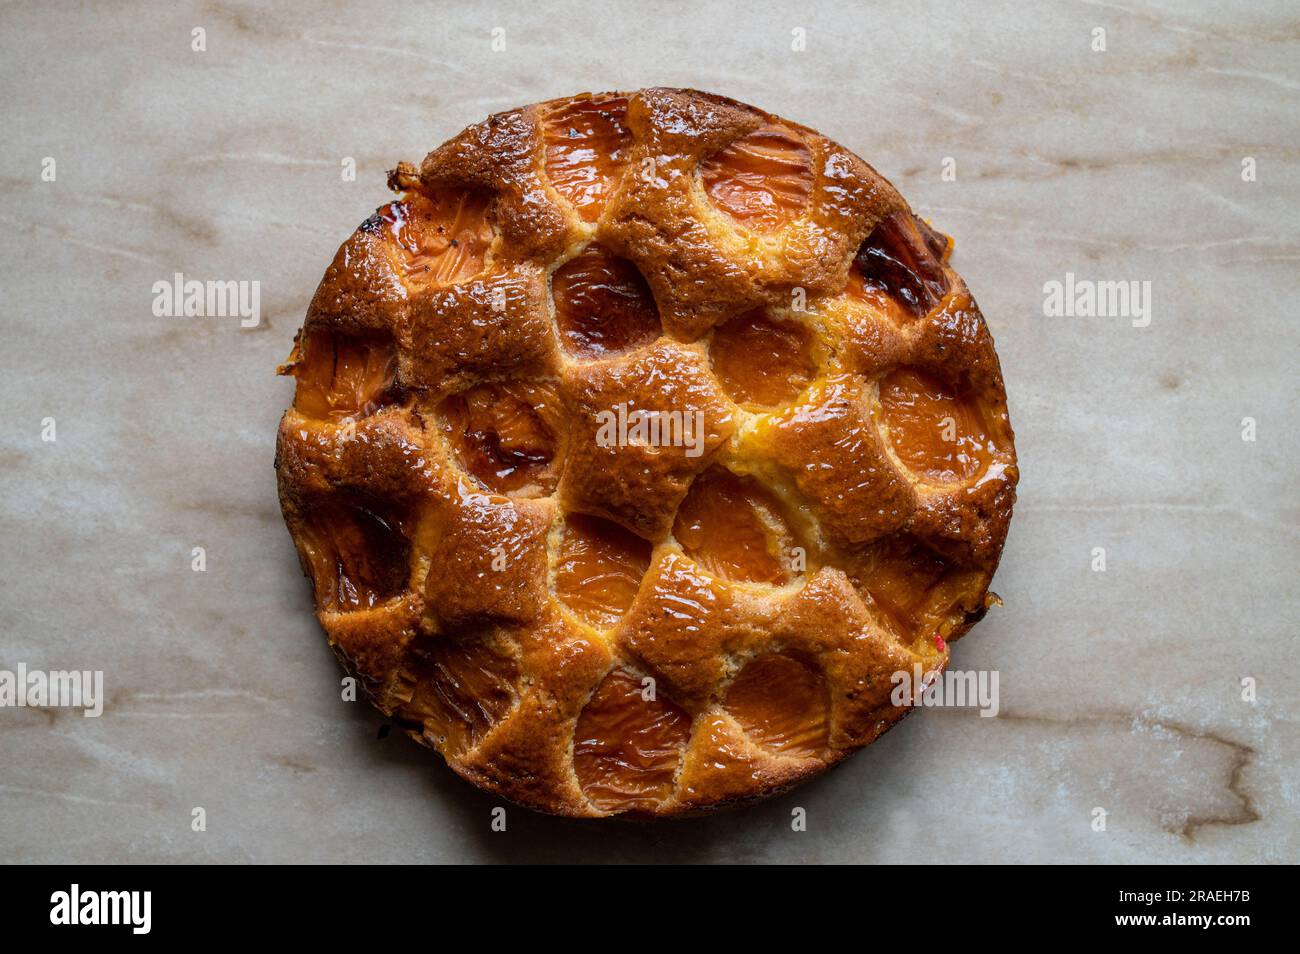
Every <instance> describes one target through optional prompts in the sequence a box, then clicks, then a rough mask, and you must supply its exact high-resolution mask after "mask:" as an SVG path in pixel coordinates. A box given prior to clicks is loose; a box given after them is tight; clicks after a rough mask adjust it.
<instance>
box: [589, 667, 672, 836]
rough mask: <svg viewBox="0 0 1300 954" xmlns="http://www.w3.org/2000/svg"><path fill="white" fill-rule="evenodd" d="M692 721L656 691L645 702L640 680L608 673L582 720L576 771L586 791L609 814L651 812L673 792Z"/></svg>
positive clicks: (630, 676)
mask: <svg viewBox="0 0 1300 954" xmlns="http://www.w3.org/2000/svg"><path fill="white" fill-rule="evenodd" d="M690 728H691V718H690V716H689V715H687V714H686V713H685V712H683V711H682V710H681V709H679V708H678V707H677V706H675V705H673V704H672V703H671V702H668V701H667V700H666V699H664V698H663V697H662V694H660V693H657V694H656V696H655V698H654V699H653V700H646V699H645V698H643V688H642V685H641V680H640V678H638V677H636V676H634V675H632V674H631V673H628V672H626V671H624V670H615V671H614V672H612V673H610V674H609V675H608V676H606V677H605V679H604V680H603V681H602V682H601V684H600V686H599V687H597V689H596V691H595V692H594V693H593V694H592V697H591V700H590V701H589V702H588V703H587V705H586V708H584V709H583V710H582V715H581V716H579V718H578V725H577V731H576V733H575V735H574V739H573V770H574V772H575V773H576V774H577V776H578V782H579V784H580V785H581V786H582V791H583V793H584V794H585V795H586V796H587V798H588V799H589V800H590V801H591V802H592V804H594V805H595V806H596V807H597V808H600V809H603V810H605V811H610V812H625V811H650V810H653V809H654V807H655V806H656V805H657V804H658V803H659V802H661V801H663V799H664V798H666V797H667V796H668V795H669V794H670V793H671V792H672V789H673V775H674V773H676V771H677V765H678V763H679V762H680V761H681V757H682V747H683V746H684V745H685V744H686V740H687V739H688V738H689V737H690Z"/></svg>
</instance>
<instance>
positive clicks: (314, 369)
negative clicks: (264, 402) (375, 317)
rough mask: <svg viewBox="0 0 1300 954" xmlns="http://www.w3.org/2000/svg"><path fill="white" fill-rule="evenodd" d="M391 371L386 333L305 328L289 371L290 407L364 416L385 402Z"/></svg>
mask: <svg viewBox="0 0 1300 954" xmlns="http://www.w3.org/2000/svg"><path fill="white" fill-rule="evenodd" d="M396 372H397V346H396V344H395V343H394V341H393V339H392V337H391V336H388V335H379V334H376V335H365V336H358V335H343V334H336V333H334V332H330V331H320V330H317V331H310V332H305V333H304V335H303V340H302V343H301V346H300V347H299V348H298V349H297V354H296V355H295V359H294V361H293V363H292V367H291V371H290V373H292V374H293V376H294V378H295V379H296V387H295V389H294V394H293V406H294V409H295V410H297V411H299V412H300V413H302V414H304V415H306V416H307V417H312V418H316V419H319V420H340V419H342V418H345V417H354V418H355V417H365V416H366V415H368V414H373V413H374V412H375V411H376V410H378V409H379V408H380V407H382V406H383V405H384V404H386V403H388V401H389V399H390V396H391V395H390V389H391V388H392V385H393V378H394V376H395V375H396Z"/></svg>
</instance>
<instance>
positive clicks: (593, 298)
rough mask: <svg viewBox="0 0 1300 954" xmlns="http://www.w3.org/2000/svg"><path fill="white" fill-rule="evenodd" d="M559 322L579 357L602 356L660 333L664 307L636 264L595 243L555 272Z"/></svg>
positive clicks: (567, 342) (564, 337)
mask: <svg viewBox="0 0 1300 954" xmlns="http://www.w3.org/2000/svg"><path fill="white" fill-rule="evenodd" d="M551 293H552V296H553V298H554V301H555V323H556V325H557V327H558V328H559V331H560V337H561V339H562V340H563V342H564V346H565V349H566V350H567V351H568V352H569V353H570V354H572V355H574V356H575V357H580V358H603V357H607V356H609V355H612V354H617V353H618V352H620V351H625V350H627V349H629V348H635V347H637V346H639V345H643V344H648V343H649V342H651V341H653V340H654V339H655V338H657V337H659V333H660V328H659V310H658V308H656V307H655V301H654V296H653V295H652V294H651V293H650V287H649V286H648V285H647V284H646V282H645V279H644V278H642V277H641V273H640V272H638V271H637V270H636V266H635V265H633V264H632V263H631V262H629V261H626V260H625V259H621V258H619V257H618V256H616V255H614V254H613V253H612V252H610V251H609V250H608V249H607V248H605V247H604V246H602V245H600V244H597V243H594V242H593V243H592V244H591V245H588V246H587V247H586V248H585V249H584V250H583V251H582V252H580V253H579V254H578V255H576V256H574V257H573V258H571V259H570V260H569V261H567V262H565V263H564V264H563V265H561V266H560V267H559V268H557V269H556V270H555V274H554V276H553V277H552V279H551Z"/></svg>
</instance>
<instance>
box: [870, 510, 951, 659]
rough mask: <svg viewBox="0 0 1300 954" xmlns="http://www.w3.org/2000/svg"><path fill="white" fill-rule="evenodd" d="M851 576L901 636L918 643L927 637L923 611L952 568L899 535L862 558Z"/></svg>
mask: <svg viewBox="0 0 1300 954" xmlns="http://www.w3.org/2000/svg"><path fill="white" fill-rule="evenodd" d="M849 576H850V578H852V580H853V582H854V585H857V586H858V589H861V590H865V591H866V593H867V594H868V595H870V597H871V599H872V602H875V604H876V606H878V607H879V608H880V610H881V611H883V612H884V613H885V623H887V624H889V626H891V628H892V629H893V632H894V633H896V634H897V636H900V637H902V638H904V639H915V638H919V637H923V636H926V633H924V632H922V630H923V626H922V624H923V620H922V610H923V607H924V606H926V603H927V602H928V598H930V594H931V593H932V591H933V590H935V587H936V586H941V585H943V584H944V581H945V578H946V577H948V576H949V567H948V564H946V563H945V561H944V560H943V559H941V558H940V556H939V555H937V554H935V552H933V551H932V550H930V547H927V546H924V545H923V543H920V541H918V539H915V538H914V537H910V535H909V534H896V535H893V537H888V538H885V539H883V541H879V542H876V543H874V545H871V547H868V548H867V550H866V551H865V552H862V554H861V555H858V556H857V559H855V560H854V561H853V565H852V569H850V573H849Z"/></svg>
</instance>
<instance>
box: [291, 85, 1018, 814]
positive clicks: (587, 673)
mask: <svg viewBox="0 0 1300 954" xmlns="http://www.w3.org/2000/svg"><path fill="white" fill-rule="evenodd" d="M390 186H391V187H392V188H393V189H394V191H395V192H396V193H397V198H396V200H395V201H393V202H390V203H389V204H388V205H385V206H384V207H383V208H381V209H379V210H378V211H377V212H376V213H375V214H374V215H372V216H371V217H370V218H369V219H367V220H366V221H365V222H364V223H362V225H361V226H360V228H358V229H357V231H356V232H355V233H354V234H353V235H352V236H351V237H350V238H349V239H348V240H347V242H345V243H344V245H343V246H342V247H341V248H340V249H339V252H338V254H337V256H336V257H335V259H334V262H333V263H332V264H331V265H330V267H329V269H328V271H327V272H326V274H325V278H324V280H323V281H322V282H321V285H320V288H319V290H318V291H317V293H316V295H315V298H314V299H313V301H312V303H311V306H310V309H309V311H308V314H307V318H306V321H305V323H304V326H303V328H302V330H301V332H300V333H299V336H298V338H297V340H296V342H295V346H294V351H293V354H292V355H291V357H290V360H289V362H288V363H287V364H286V365H285V366H284V368H282V369H281V370H282V371H283V372H285V373H288V374H292V375H293V376H294V377H295V378H296V382H297V383H296V393H295V396H294V401H293V406H292V407H291V408H290V409H289V410H288V411H287V412H286V413H285V415H284V418H283V421H282V423H281V426H280V432H279V439H278V447H277V455H276V466H277V472H278V478H279V486H280V497H281V503H282V507H283V511H284V516H285V520H286V522H287V524H288V526H289V530H290V532H291V533H292V535H293V538H294V540H295V542H296V544H297V547H298V551H299V554H300V557H301V560H302V564H303V567H304V569H305V571H306V572H307V574H308V575H309V576H310V578H311V580H312V583H313V586H314V592H315V597H316V603H317V609H318V616H319V619H320V622H321V624H322V626H323V627H324V629H325V631H326V633H327V634H328V638H329V641H330V644H331V645H332V646H333V648H334V649H335V651H336V653H337V654H338V656H339V658H340V659H341V660H342V661H343V663H344V665H345V666H346V667H347V669H348V671H349V672H351V673H352V674H353V675H355V676H357V677H358V678H359V680H360V681H361V683H362V684H363V685H364V686H365V687H366V689H367V691H368V693H369V694H370V696H371V698H372V699H373V701H374V703H375V704H376V705H377V706H378V707H379V708H380V709H381V710H382V711H383V712H385V713H386V714H388V715H389V716H390V717H391V718H393V719H394V720H396V721H397V722H398V723H399V724H401V725H402V726H404V727H405V728H407V729H408V730H409V732H410V734H411V735H412V736H414V737H415V738H417V739H418V740H420V741H421V742H423V743H424V744H426V745H428V746H430V747H432V748H434V749H436V750H437V751H439V752H440V753H441V754H442V755H443V756H444V757H445V758H446V760H447V762H448V764H450V765H451V767H452V768H453V769H455V770H456V771H457V772H458V773H460V774H461V775H462V776H464V777H465V778H467V779H469V780H470V781H472V782H473V783H475V784H476V785H479V786H481V787H483V788H485V789H488V790H490V791H493V792H496V793H499V794H500V795H503V796H505V797H508V798H510V799H513V800H515V801H518V802H520V803H523V804H525V805H529V806H531V807H534V808H538V809H542V810H545V811H550V812H555V813H560V814H566V815H577V816H600V815H611V814H633V815H642V816H645V815H665V814H677V813H685V812H691V811H698V810H703V809H708V808H713V807H717V806H720V805H723V804H727V803H731V802H736V801H741V800H746V799H751V798H755V797H760V796H763V795H768V794H772V793H773V792H776V791H778V790H781V789H783V788H785V787H787V786H789V785H791V784H793V783H795V782H797V781H800V780H802V779H805V778H808V777H810V776H812V775H815V774H817V773H819V772H821V771H824V770H825V769H826V768H828V767H829V766H831V765H834V764H835V763H837V762H839V761H840V760H842V759H843V758H844V757H845V756H846V755H848V754H849V753H851V752H852V751H854V750H856V749H858V748H861V747H862V746H864V745H866V744H868V743H870V742H871V741H872V740H873V739H875V738H876V737H877V736H879V735H880V734H881V733H882V732H884V731H885V730H886V729H888V728H889V727H890V726H891V725H892V724H893V723H895V722H896V721H897V720H899V719H900V718H902V716H903V715H905V714H906V712H907V709H906V708H903V707H897V706H894V705H892V704H891V702H890V698H889V696H890V690H891V688H892V686H891V675H892V674H893V673H894V672H896V671H899V670H907V671H911V670H912V667H913V665H914V664H916V663H919V664H920V665H921V666H922V667H923V668H924V669H925V670H927V671H928V670H935V669H938V668H941V667H942V666H944V665H946V663H947V658H948V645H949V644H950V643H951V642H952V641H953V640H955V639H957V638H958V637H960V636H961V635H962V634H963V633H965V632H966V631H967V629H969V628H970V626H971V625H972V624H973V623H974V622H975V621H976V620H978V619H979V618H980V617H981V616H982V615H983V614H984V612H985V609H986V607H987V606H988V605H989V604H990V603H991V602H992V601H994V600H995V599H996V598H995V597H993V596H992V595H991V594H989V592H988V585H989V582H990V580H991V578H992V575H993V571H994V569H995V567H996V565H997V561H998V557H999V555H1000V552H1001V549H1002V543H1003V539H1004V537H1005V535H1006V530H1007V524H1008V521H1009V520H1010V515H1011V508H1012V504H1013V501H1014V497H1015V482H1016V479H1017V468H1016V460H1015V452H1014V448H1013V444H1012V431H1011V427H1010V424H1009V421H1008V418H1007V411H1006V403H1005V397H1004V390H1003V383H1002V377H1001V372H1000V370H999V366H998V360H997V356H996V354H995V352H994V349H993V342H992V340H991V338H990V336H989V333H988V330H987V328H986V327H985V324H984V321H983V319H982V317H981V316H980V313H979V310H978V309H977V307H976V306H975V303H974V302H973V301H972V300H971V297H970V294H969V292H968V291H967V289H966V287H965V285H964V284H963V282H962V280H961V279H960V278H959V277H958V276H957V274H956V273H955V272H954V271H953V270H952V269H951V268H950V267H949V266H948V264H947V261H948V256H949V252H950V248H951V241H950V240H949V239H947V238H946V237H945V236H943V235H942V234H940V233H938V232H936V231H934V230H933V229H931V228H930V227H928V226H927V225H926V224H925V223H924V222H922V221H920V220H918V219H917V218H915V217H914V216H913V215H912V213H911V211H910V209H909V208H908V206H907V204H906V203H905V202H904V201H903V199H902V198H901V197H900V196H899V195H898V193H897V192H895V191H894V189H893V188H892V187H891V186H890V185H889V184H888V183H887V182H886V181H885V180H884V179H883V178H881V177H880V176H879V175H878V174H877V173H876V172H875V171H874V170H873V169H871V168H870V167H869V166H868V165H867V164H866V163H864V162H863V161H862V160H861V159H859V158H858V157H857V156H855V155H853V154H852V153H850V152H849V151H847V150H845V149H844V148H842V147H841V146H839V145H837V144H835V143H833V142H831V141H829V140H827V139H826V138H824V137H822V136H820V135H818V134H817V133H815V132H813V131H812V130H809V129H806V128H804V127H802V126H798V125H795V124H793V123H789V122H787V121H784V120H782V119H779V118H777V117H775V116H771V115H769V114H767V113H764V112H762V111H760V110H757V109H754V108H752V107H749V106H746V105H743V104H741V103H737V102H734V101H731V100H726V99H723V98H720V97H716V96H711V95H708V94H704V93H698V92H694V91H687V90H670V89H648V90H642V91H640V92H637V93H632V94H607V95H599V96H591V95H583V96H578V97H575V98H572V99H566V100H560V101H554V102H548V103H542V104H539V105H535V106H529V107H526V108H523V109H519V110H515V111H512V112H507V113H502V114H499V115H496V116H493V117H491V118H489V119H488V120H487V121H485V122H483V123H480V124H478V125H475V126H471V127H470V128H468V129H466V130H465V131H464V132H463V133H461V134H460V135H459V136H457V137H456V138H454V139H452V140H451V141H449V142H447V143H445V144H444V145H442V146H441V147H439V148H438V149H436V150H434V151H433V152H432V153H430V154H429V155H428V157H426V158H425V160H424V162H423V163H422V165H421V166H420V167H419V168H418V169H417V168H415V167H414V166H411V165H407V164H402V165H399V167H398V168H397V169H396V170H394V172H393V173H391V174H390ZM620 409H621V411H620ZM634 412H640V413H639V414H638V413H634ZM646 412H653V413H646ZM620 413H621V414H622V415H623V419H624V423H625V424H626V425H628V431H627V435H626V439H625V440H624V439H621V435H620V432H619V431H618V428H617V426H616V425H614V426H613V429H612V430H611V423H610V422H611V419H616V418H617V417H618V415H619V414H620ZM638 420H639V421H641V422H643V423H646V422H653V424H654V426H657V427H658V428H659V430H658V433H657V435H656V434H655V433H654V432H653V431H652V432H649V433H648V436H647V433H646V432H638V431H637V430H636V428H635V427H634V426H632V425H634V424H635V423H636V421H638ZM655 436H657V437H658V438H659V439H658V440H657V441H656V440H654V439H652V438H654V437H655ZM611 438H612V439H611Z"/></svg>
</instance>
